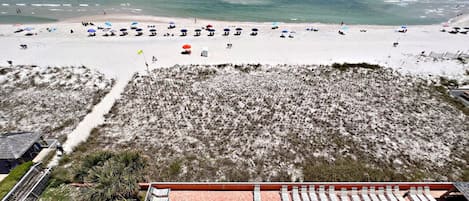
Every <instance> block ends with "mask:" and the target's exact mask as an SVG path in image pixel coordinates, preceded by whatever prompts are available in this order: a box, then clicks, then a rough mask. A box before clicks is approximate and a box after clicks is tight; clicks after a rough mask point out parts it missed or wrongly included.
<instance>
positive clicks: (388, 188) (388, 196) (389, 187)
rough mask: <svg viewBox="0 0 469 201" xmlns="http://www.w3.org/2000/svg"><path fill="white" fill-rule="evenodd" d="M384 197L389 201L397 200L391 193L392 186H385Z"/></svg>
mask: <svg viewBox="0 0 469 201" xmlns="http://www.w3.org/2000/svg"><path fill="white" fill-rule="evenodd" d="M386 197H387V198H388V199H389V200H390V201H398V200H397V198H396V196H394V194H393V193H392V186H386Z"/></svg>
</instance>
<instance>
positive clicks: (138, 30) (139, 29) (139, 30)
mask: <svg viewBox="0 0 469 201" xmlns="http://www.w3.org/2000/svg"><path fill="white" fill-rule="evenodd" d="M135 31H137V32H141V31H143V29H141V28H138V29H135Z"/></svg>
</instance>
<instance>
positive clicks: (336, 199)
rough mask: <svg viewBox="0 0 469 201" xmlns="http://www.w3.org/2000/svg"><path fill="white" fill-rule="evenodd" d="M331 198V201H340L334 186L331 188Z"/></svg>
mask: <svg viewBox="0 0 469 201" xmlns="http://www.w3.org/2000/svg"><path fill="white" fill-rule="evenodd" d="M329 198H330V199H331V201H339V199H338V197H337V195H336V194H335V189H334V186H329Z"/></svg>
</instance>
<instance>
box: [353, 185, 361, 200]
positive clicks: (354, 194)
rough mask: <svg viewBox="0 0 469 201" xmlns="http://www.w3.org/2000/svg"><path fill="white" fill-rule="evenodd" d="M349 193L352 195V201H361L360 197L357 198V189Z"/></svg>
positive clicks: (354, 188)
mask: <svg viewBox="0 0 469 201" xmlns="http://www.w3.org/2000/svg"><path fill="white" fill-rule="evenodd" d="M351 193H352V196H351V197H352V201H361V200H360V196H358V189H357V187H353V188H352V192H351Z"/></svg>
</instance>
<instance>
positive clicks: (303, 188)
mask: <svg viewBox="0 0 469 201" xmlns="http://www.w3.org/2000/svg"><path fill="white" fill-rule="evenodd" d="M301 199H302V200H303V201H309V195H308V187H307V186H301Z"/></svg>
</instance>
